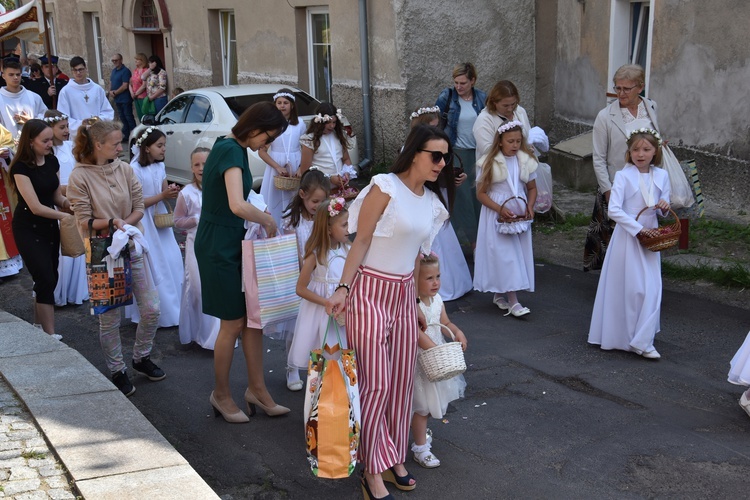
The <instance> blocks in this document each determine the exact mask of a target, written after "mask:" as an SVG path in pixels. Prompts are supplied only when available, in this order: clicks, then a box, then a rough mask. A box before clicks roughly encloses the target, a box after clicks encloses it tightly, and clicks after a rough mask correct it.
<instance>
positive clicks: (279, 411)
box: [245, 389, 291, 417]
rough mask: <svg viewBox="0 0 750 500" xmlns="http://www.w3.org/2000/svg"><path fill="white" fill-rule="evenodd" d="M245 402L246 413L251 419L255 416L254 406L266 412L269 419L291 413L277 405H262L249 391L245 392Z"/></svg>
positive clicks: (284, 407)
mask: <svg viewBox="0 0 750 500" xmlns="http://www.w3.org/2000/svg"><path fill="white" fill-rule="evenodd" d="M245 401H246V402H247V413H248V414H250V416H251V417H252V416H253V415H255V407H256V406H260V408H261V410H263V411H264V412H266V415H268V416H269V417H278V416H280V415H286V414H287V413H289V412H290V411H291V410H290V409H289V408H287V407H286V406H281V405H279V404H277V405H276V406H274V407H270V406H266V405H264V404H263V403H261V402H260V400H259V399H258V398H257V397H256V396H255V394H253V393H252V392H250V389H246V390H245Z"/></svg>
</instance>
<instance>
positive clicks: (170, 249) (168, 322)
mask: <svg viewBox="0 0 750 500" xmlns="http://www.w3.org/2000/svg"><path fill="white" fill-rule="evenodd" d="M131 165H132V166H133V171H134V172H135V175H136V176H137V177H138V180H139V181H140V182H141V186H142V187H143V198H144V199H146V198H149V197H151V196H155V195H157V194H159V193H161V191H162V183H163V182H164V179H166V178H167V174H166V171H165V169H164V163H162V162H159V163H152V164H151V165H146V166H145V167H142V166H141V165H140V163H138V161H137V160H135V159H134V160H133V161H132V162H131ZM166 212H167V209H166V208H165V207H164V203H162V202H159V203H157V204H156V205H151V206H150V207H148V208H147V209H146V213H145V214H143V219H141V224H142V225H143V236H144V237H145V238H146V241H147V242H148V256H149V258H150V259H152V262H153V264H154V267H156V269H158V271H159V276H160V278H161V279H160V281H159V283H158V284H157V286H156V289H157V290H158V292H159V307H160V309H161V314H159V328H165V327H171V326H177V325H179V324H180V300H181V297H182V278H183V275H184V273H185V271H184V267H183V265H182V253H181V252H180V247H179V246H177V240H176V239H175V237H174V230H173V229H172V228H171V227H166V228H162V229H159V228H157V227H156V224H154V214H157V213H158V214H163V213H166ZM125 316H126V317H128V318H131V320H132V321H133V323H138V322H139V321H140V319H141V316H140V314H139V312H138V307H137V304H136V303H135V299H133V305H132V306H126V307H125Z"/></svg>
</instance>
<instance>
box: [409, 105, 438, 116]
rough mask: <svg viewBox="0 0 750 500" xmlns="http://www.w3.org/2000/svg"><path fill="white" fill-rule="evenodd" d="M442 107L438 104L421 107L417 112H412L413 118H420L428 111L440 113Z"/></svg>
mask: <svg viewBox="0 0 750 500" xmlns="http://www.w3.org/2000/svg"><path fill="white" fill-rule="evenodd" d="M439 112H440V108H439V107H438V106H433V107H431V108H419V109H418V110H416V111H415V112H413V113H412V114H411V118H419V117H420V116H422V115H426V114H427V113H439Z"/></svg>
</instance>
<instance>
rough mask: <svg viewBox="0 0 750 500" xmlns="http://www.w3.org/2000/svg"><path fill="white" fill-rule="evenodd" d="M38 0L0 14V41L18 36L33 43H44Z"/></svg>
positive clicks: (40, 9)
mask: <svg viewBox="0 0 750 500" xmlns="http://www.w3.org/2000/svg"><path fill="white" fill-rule="evenodd" d="M43 17H44V16H42V8H41V6H40V5H39V2H38V0H34V1H33V2H30V3H27V4H26V5H24V6H22V7H19V8H18V9H14V10H11V11H8V12H6V13H5V14H1V15H0V41H2V40H7V39H9V38H13V37H18V38H20V39H21V40H25V41H27V42H34V43H44V37H43V33H44V22H42V19H43Z"/></svg>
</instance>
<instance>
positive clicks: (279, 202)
mask: <svg viewBox="0 0 750 500" xmlns="http://www.w3.org/2000/svg"><path fill="white" fill-rule="evenodd" d="M304 133H305V122H303V121H302V120H300V121H299V123H298V124H297V125H292V124H289V126H288V127H287V129H286V130H285V131H284V133H283V134H281V135H280V136H279V137H277V138H276V140H275V141H273V142H272V143H271V146H270V147H269V148H268V156H270V157H271V159H273V161H275V162H276V163H278V164H279V165H281V166H282V167H283V166H285V165H286V166H287V167H286V168H287V170H288V171H289V174H290V175H294V174H296V173H297V170H298V169H299V163H300V161H301V160H302V150H301V149H300V144H299V138H300V137H301V136H302V134H304ZM277 175H278V174H277V172H276V170H274V169H273V168H271V167H270V166H268V165H266V171H265V172H264V173H263V184H261V185H260V194H262V195H263V199H264V200H265V202H266V204H267V205H268V211H269V212H270V213H271V215H272V216H273V218H274V220H275V221H276V226H277V227H281V222H282V221H281V215H282V213H283V212H284V209H286V207H287V206H288V205H289V203H290V202H291V201H292V198H293V197H294V195H295V194H297V191H296V190H294V191H282V190H280V189H276V186H274V185H273V178H274V177H276V176H277Z"/></svg>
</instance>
